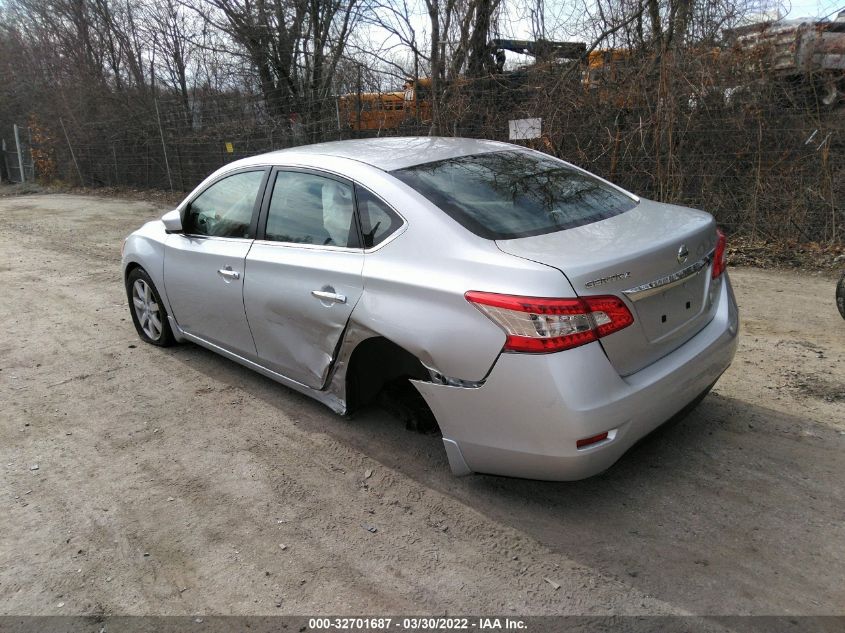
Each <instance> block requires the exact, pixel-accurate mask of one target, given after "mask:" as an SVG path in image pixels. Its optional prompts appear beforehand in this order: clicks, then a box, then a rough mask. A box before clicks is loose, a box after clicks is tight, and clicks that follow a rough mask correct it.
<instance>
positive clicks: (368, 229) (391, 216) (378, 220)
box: [355, 185, 402, 248]
mask: <svg viewBox="0 0 845 633" xmlns="http://www.w3.org/2000/svg"><path fill="white" fill-rule="evenodd" d="M355 197H356V198H357V200H358V217H359V218H360V219H361V235H362V236H363V239H364V248H372V247H373V246H377V245H379V244H381V243H382V242H383V241H384V240H386V239H387V238H388V237H389V236H390V235H392V234H393V233H395V232H396V231H397V230H398V229H399V227H401V226H402V218H400V217H399V216H398V215H397V214H396V212H394V211H393V209H391V208H390V207H388V206H387V205H386V204H385V203H384V202H382V201H381V199H380V198H377V197H376V196H375V194H373V193H370V192H369V191H367V190H366V189H364V188H363V187H359V186H358V185H355Z"/></svg>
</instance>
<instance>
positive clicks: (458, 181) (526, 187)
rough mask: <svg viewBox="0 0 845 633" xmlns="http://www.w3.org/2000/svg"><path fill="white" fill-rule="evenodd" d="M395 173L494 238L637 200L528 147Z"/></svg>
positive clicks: (608, 214) (571, 222)
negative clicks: (523, 149)
mask: <svg viewBox="0 0 845 633" xmlns="http://www.w3.org/2000/svg"><path fill="white" fill-rule="evenodd" d="M391 173H392V174H393V175H394V176H396V177H397V178H398V179H399V180H401V181H402V182H404V183H405V184H407V185H409V186H410V187H412V188H413V189H415V190H416V191H418V192H419V193H421V194H422V195H423V196H425V197H426V198H428V199H429V200H430V201H431V202H433V203H434V204H436V205H437V206H438V207H440V208H441V209H443V211H445V212H446V213H447V214H449V215H450V216H451V217H452V218H454V219H455V220H457V221H458V222H460V223H461V224H462V225H463V226H464V227H466V228H467V229H469V230H470V231H472V232H473V233H475V234H476V235H480V236H481V237H485V238H488V239H493V240H507V239H513V238H517V237H527V236H529V235H540V234H543V233H552V232H553V231H560V230H563V229H570V228H573V227H576V226H581V225H584V224H590V223H591V222H597V221H599V220H604V219H607V218H612V217H613V216H615V215H619V214H620V213H624V212H625V211H628V210H629V209H632V208H633V207H634V206H636V204H637V203H636V202H635V201H634V200H633V199H632V198H631V197H629V196H627V195H625V194H624V193H622V192H620V191H618V190H617V189H614V188H613V187H611V186H609V185H607V184H605V183H603V182H602V181H600V180H598V179H597V178H594V177H592V176H589V175H588V174H585V173H582V172H580V171H577V170H576V169H573V168H572V167H569V166H567V165H566V164H564V163H561V162H559V161H557V160H555V159H553V158H551V157H548V156H543V155H538V154H529V153H527V152H519V151H505V152H490V153H487V154H473V155H470V156H459V157H457V158H449V159H446V160H440V161H436V162H433V163H424V164H422V165H414V166H413V167H408V168H405V169H399V170H396V171H393V172H391Z"/></svg>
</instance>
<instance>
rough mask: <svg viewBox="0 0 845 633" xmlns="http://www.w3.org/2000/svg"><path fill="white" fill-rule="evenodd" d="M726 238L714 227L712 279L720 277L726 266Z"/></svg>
mask: <svg viewBox="0 0 845 633" xmlns="http://www.w3.org/2000/svg"><path fill="white" fill-rule="evenodd" d="M727 246H728V238H727V237H725V234H724V233H722V231H720V230H719V229H716V251H715V252H714V253H713V279H716V278H717V277H720V276H721V275H722V273H723V272H725V268H727V266H728V249H727Z"/></svg>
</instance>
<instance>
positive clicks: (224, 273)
mask: <svg viewBox="0 0 845 633" xmlns="http://www.w3.org/2000/svg"><path fill="white" fill-rule="evenodd" d="M217 274H218V275H220V276H221V277H223V279H226V280H230V279H240V278H241V274H240V273H239V272H238V271H237V270H232V268H231V267H226V268H221V269H220V270H218V271H217Z"/></svg>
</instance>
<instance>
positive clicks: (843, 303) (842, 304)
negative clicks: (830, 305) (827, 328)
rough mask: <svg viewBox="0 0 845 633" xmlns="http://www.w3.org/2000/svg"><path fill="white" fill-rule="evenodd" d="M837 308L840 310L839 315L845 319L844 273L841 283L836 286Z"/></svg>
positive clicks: (840, 279)
mask: <svg viewBox="0 0 845 633" xmlns="http://www.w3.org/2000/svg"><path fill="white" fill-rule="evenodd" d="M836 307H837V308H839V314H841V315H842V318H843V319H845V273H842V276H841V277H840V278H839V283H838V284H836Z"/></svg>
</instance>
